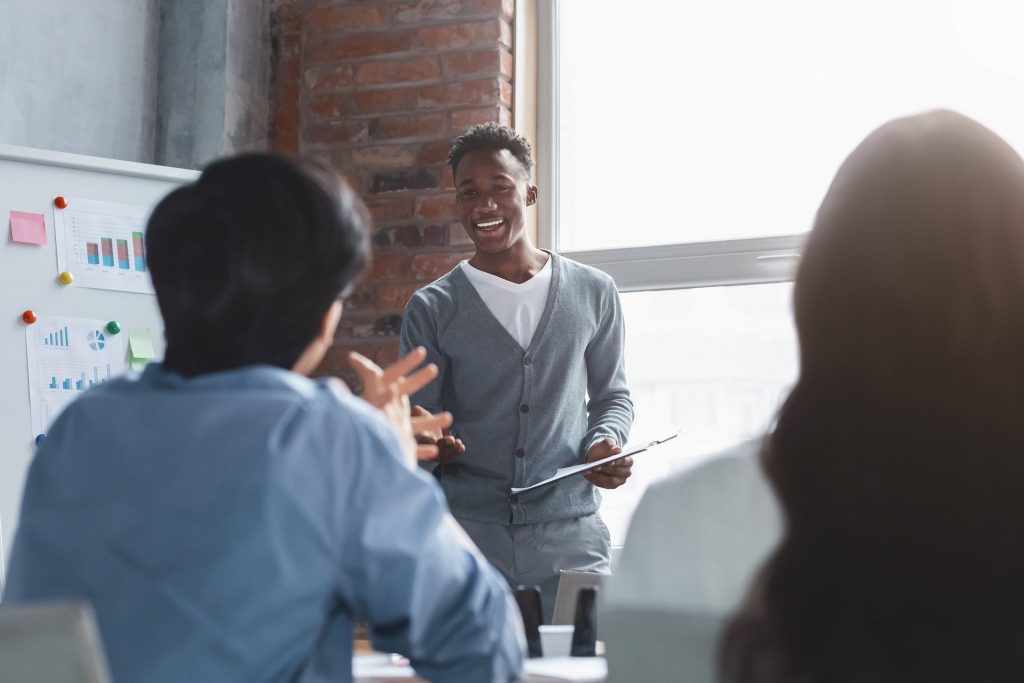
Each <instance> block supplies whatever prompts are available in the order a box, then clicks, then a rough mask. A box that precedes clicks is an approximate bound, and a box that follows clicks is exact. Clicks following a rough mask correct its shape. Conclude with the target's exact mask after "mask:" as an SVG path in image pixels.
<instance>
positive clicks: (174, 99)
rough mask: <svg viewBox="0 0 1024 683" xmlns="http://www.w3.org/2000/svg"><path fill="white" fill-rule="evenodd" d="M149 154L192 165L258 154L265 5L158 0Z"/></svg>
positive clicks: (265, 76)
mask: <svg viewBox="0 0 1024 683" xmlns="http://www.w3.org/2000/svg"><path fill="white" fill-rule="evenodd" d="M158 82H159V91H158V96H157V111H158V117H157V130H156V157H157V159H158V160H159V163H161V164H165V165H168V166H180V167H184V168H196V167H198V166H201V165H202V164H204V163H205V162H207V161H209V160H210V159H213V158H215V157H217V156H221V155H224V154H230V153H232V152H241V151H249V150H255V149H265V148H266V145H267V118H268V111H269V103H268V92H269V82H270V10H269V7H268V5H267V2H266V0H163V2H162V4H161V9H160V64H159V69H158Z"/></svg>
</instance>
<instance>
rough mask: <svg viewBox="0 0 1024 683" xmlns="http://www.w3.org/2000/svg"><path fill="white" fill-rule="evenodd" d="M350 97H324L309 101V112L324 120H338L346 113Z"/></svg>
mask: <svg viewBox="0 0 1024 683" xmlns="http://www.w3.org/2000/svg"><path fill="white" fill-rule="evenodd" d="M349 99H350V96H348V95H323V96H321V97H314V98H313V99H311V100H310V101H309V111H310V112H312V113H313V114H316V115H317V116H318V117H320V118H322V119H336V118H339V117H341V116H342V114H344V113H345V110H346V108H347V102H348V100H349Z"/></svg>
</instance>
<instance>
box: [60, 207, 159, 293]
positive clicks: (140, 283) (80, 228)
mask: <svg viewBox="0 0 1024 683" xmlns="http://www.w3.org/2000/svg"><path fill="white" fill-rule="evenodd" d="M149 213H150V210H149V209H147V208H145V207H142V206H133V205H131V204H117V203H114V202H100V201H96V200H94V199H81V198H78V197H69V198H68V206H67V208H66V209H56V208H55V209H54V210H53V225H54V228H55V232H56V236H57V269H58V271H60V272H63V271H67V272H69V273H71V274H72V275H73V276H74V278H75V284H76V285H78V286H80V287H91V288H93V289H114V290H117V291H120V292H138V293H140V294H152V293H153V286H152V284H150V281H149V274H148V273H147V272H146V250H145V239H144V233H145V227H146V220H147V219H148V218H149Z"/></svg>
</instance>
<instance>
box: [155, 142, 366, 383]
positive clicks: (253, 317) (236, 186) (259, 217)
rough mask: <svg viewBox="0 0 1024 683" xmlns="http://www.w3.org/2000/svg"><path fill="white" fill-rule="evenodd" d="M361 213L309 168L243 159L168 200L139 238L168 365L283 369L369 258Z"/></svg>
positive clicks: (338, 185) (183, 369) (352, 198)
mask: <svg viewBox="0 0 1024 683" xmlns="http://www.w3.org/2000/svg"><path fill="white" fill-rule="evenodd" d="M368 223H369V219H368V215H367V212H366V207H365V206H364V205H363V203H362V202H361V201H360V200H359V198H358V197H357V196H356V195H355V194H354V193H353V192H352V190H350V189H349V188H348V186H347V185H346V184H345V182H344V181H343V180H341V178H340V177H338V176H337V175H336V174H335V173H334V172H332V171H331V170H329V169H328V168H326V167H324V166H321V165H319V164H317V163H315V162H313V161H309V160H304V159H290V158H286V157H282V156H277V155H273V154H244V155H241V156H236V157H233V158H229V159H225V160H222V161H217V162H215V163H213V164H211V165H210V166H209V167H208V168H207V169H206V170H205V171H203V174H202V175H201V176H200V177H199V179H198V180H197V181H196V182H194V183H192V184H190V185H186V186H184V187H181V188H178V189H177V190H175V191H173V192H171V194H169V195H167V197H165V198H164V199H163V200H162V201H161V202H160V203H159V204H158V205H157V207H156V209H154V211H153V214H152V216H151V217H150V219H149V224H148V226H147V230H146V250H147V259H148V262H149V269H150V273H151V275H152V277H153V287H154V289H155V290H156V298H157V302H158V303H159V305H160V312H161V314H162V315H163V319H164V327H165V333H166V337H167V353H166V359H165V365H166V366H167V368H168V369H169V370H173V371H175V372H179V373H181V374H183V375H185V376H189V377H191V376H194V375H199V374H203V373H207V372H214V371H218V370H227V369H230V368H236V367H242V366H246V365H253V364H268V365H275V366H278V367H282V368H286V369H291V368H292V367H293V366H294V364H295V362H296V361H297V360H298V358H299V356H300V355H301V354H302V352H303V351H304V350H305V349H306V348H307V347H308V346H309V344H310V342H312V341H313V339H314V338H315V337H316V335H317V334H318V332H319V330H320V325H321V322H322V320H323V316H324V314H325V313H326V312H327V309H328V308H330V306H331V304H332V303H333V302H334V301H335V300H337V299H338V297H339V296H341V294H342V292H343V291H344V290H345V288H346V287H347V286H348V285H349V284H350V283H351V282H352V281H353V280H354V279H355V278H356V277H357V276H358V275H359V273H360V272H361V270H362V268H363V266H364V265H365V263H366V260H367V258H368V255H369V243H368V238H367V233H368Z"/></svg>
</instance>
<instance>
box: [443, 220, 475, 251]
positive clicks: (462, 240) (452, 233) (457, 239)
mask: <svg viewBox="0 0 1024 683" xmlns="http://www.w3.org/2000/svg"><path fill="white" fill-rule="evenodd" d="M448 244H450V245H452V246H462V245H464V244H465V245H467V246H469V245H472V244H473V240H471V239H469V235H467V234H466V229H465V228H464V227H462V223H449V224H448Z"/></svg>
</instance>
